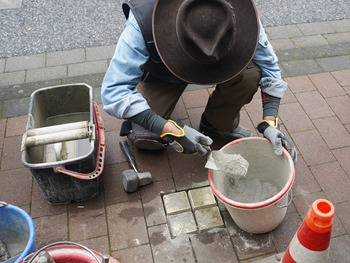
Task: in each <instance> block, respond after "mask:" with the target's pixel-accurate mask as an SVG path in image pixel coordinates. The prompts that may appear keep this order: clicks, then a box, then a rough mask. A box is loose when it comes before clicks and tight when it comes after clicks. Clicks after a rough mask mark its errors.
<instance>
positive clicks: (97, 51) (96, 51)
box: [86, 45, 115, 61]
mask: <svg viewBox="0 0 350 263" xmlns="http://www.w3.org/2000/svg"><path fill="white" fill-rule="evenodd" d="M114 51H115V45H111V46H100V47H88V48H86V60H87V61H94V60H102V59H111V58H112V57H113V54H114Z"/></svg>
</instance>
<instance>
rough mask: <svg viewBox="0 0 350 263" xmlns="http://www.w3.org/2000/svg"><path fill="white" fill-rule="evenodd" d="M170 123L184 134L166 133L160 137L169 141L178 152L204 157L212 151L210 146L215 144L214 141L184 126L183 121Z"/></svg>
mask: <svg viewBox="0 0 350 263" xmlns="http://www.w3.org/2000/svg"><path fill="white" fill-rule="evenodd" d="M169 121H170V122H172V123H173V124H174V125H175V126H176V127H177V128H178V129H179V130H181V132H182V134H181V135H177V134H173V133H164V134H162V135H161V136H160V137H161V138H163V139H165V140H166V141H168V142H169V144H170V145H171V146H172V147H173V148H174V149H175V150H176V151H177V152H179V153H186V154H195V153H198V154H199V155H201V156H203V155H206V154H207V152H208V151H210V150H211V149H210V145H211V144H212V143H213V140H212V139H210V137H208V136H205V135H204V134H202V133H200V132H199V131H197V130H195V129H193V128H191V127H188V126H187V125H183V124H182V122H181V121H176V122H175V121H172V120H169Z"/></svg>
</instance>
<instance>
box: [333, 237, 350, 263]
mask: <svg viewBox="0 0 350 263" xmlns="http://www.w3.org/2000/svg"><path fill="white" fill-rule="evenodd" d="M349 255H350V238H349V236H340V237H336V238H332V239H331V243H330V251H329V260H328V263H337V262H343V261H344V259H346V258H348V257H349Z"/></svg>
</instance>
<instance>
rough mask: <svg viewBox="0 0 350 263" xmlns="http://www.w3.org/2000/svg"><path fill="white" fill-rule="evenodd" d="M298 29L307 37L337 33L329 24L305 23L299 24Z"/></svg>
mask: <svg viewBox="0 0 350 263" xmlns="http://www.w3.org/2000/svg"><path fill="white" fill-rule="evenodd" d="M298 28H299V29H300V30H301V32H303V34H304V35H307V36H308V35H318V34H325V33H333V32H335V30H334V29H333V28H332V27H331V26H330V24H329V23H328V22H316V23H303V24H298Z"/></svg>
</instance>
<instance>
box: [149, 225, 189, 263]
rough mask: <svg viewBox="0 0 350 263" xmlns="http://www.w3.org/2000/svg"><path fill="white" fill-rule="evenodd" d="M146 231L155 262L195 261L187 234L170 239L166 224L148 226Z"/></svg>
mask: <svg viewBox="0 0 350 263" xmlns="http://www.w3.org/2000/svg"><path fill="white" fill-rule="evenodd" d="M148 232H149V241H150V244H151V248H152V252H153V260H154V262H155V263H164V262H188V263H194V262H196V260H195V257H194V255H193V251H192V250H193V249H192V246H191V242H190V240H189V237H188V236H187V235H182V236H178V237H177V238H173V239H172V238H171V236H170V233H169V229H168V226H167V225H159V226H153V227H150V228H148Z"/></svg>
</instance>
